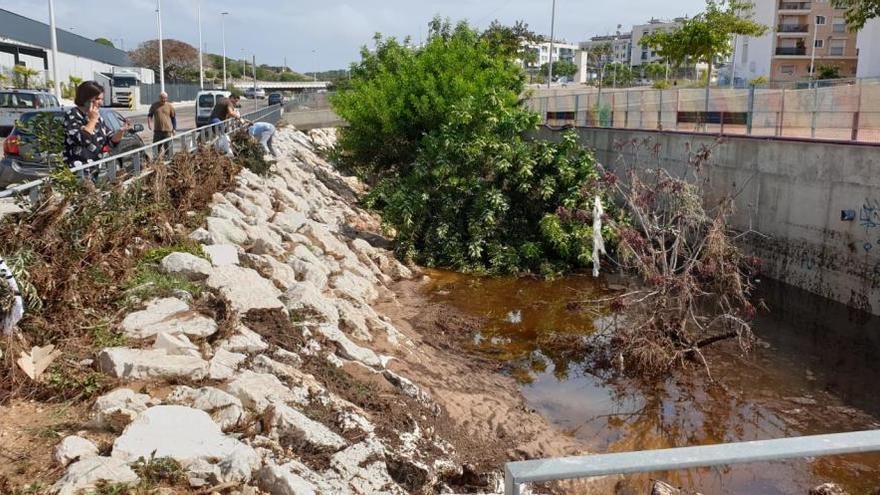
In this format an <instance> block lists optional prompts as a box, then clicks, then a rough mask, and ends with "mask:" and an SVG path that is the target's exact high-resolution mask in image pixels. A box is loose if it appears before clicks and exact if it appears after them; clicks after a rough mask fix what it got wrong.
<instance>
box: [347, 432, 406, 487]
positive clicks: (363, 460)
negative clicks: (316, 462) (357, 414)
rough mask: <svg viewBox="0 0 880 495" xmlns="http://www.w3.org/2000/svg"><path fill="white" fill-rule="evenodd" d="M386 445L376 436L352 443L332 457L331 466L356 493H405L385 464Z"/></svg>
mask: <svg viewBox="0 0 880 495" xmlns="http://www.w3.org/2000/svg"><path fill="white" fill-rule="evenodd" d="M384 457H385V447H384V446H382V444H381V443H379V441H378V440H377V439H376V438H375V437H369V438H368V439H367V440H365V441H363V442H361V443H358V444H355V445H352V446H351V447H349V448H347V449H345V450H343V451H341V452H338V453H336V454H335V455H334V456H333V457H332V458H331V459H330V467H331V468H333V470H334V471H336V472H337V473H339V474H340V476H342V478H343V479H345V480H346V481H348V483H349V486H351V488H352V490H353V491H354V492H355V493H358V494H361V495H370V494H373V493H378V492H386V493H387V490H388V489H389V488H390V489H391V490H392V491H391V493H404V492H403V490H401V489H400V487H398V486H397V484H396V483H394V480H393V479H392V478H391V475H389V474H388V468H387V467H386V466H385V460H384Z"/></svg>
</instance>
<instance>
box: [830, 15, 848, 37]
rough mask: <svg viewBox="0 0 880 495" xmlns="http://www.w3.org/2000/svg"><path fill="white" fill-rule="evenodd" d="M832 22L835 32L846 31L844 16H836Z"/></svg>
mask: <svg viewBox="0 0 880 495" xmlns="http://www.w3.org/2000/svg"><path fill="white" fill-rule="evenodd" d="M832 22H833V23H834V32H835V33H845V32H846V21H845V20H843V17H835V18H834V20H833V21H832Z"/></svg>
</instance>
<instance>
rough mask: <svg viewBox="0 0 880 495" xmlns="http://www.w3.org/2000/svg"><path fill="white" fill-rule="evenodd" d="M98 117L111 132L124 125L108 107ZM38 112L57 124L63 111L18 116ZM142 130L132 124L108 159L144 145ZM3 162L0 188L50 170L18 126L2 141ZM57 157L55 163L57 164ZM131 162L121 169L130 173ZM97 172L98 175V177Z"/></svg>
mask: <svg viewBox="0 0 880 495" xmlns="http://www.w3.org/2000/svg"><path fill="white" fill-rule="evenodd" d="M100 112H101V117H103V119H104V122H106V123H107V126H108V127H110V129H111V130H112V131H113V132H114V133H115V132H116V131H118V130H119V129H121V128H122V126H123V125H124V124H125V122H126V119H125V117H123V116H122V115H120V114H119V112H117V111H115V110H111V109H109V108H102V109H101V110H100ZM41 113H49V114H52V116H53V117H54V118H55V119H57V120H58V121H59V122H60V121H61V120H63V119H64V110H62V109H61V108H54V109H51V110H47V111H41V112H28V113H25V114H24V115H22V116H21V119H19V120H20V121H21V122H28V121H29V120H31V119H32V118H34V117H35V116H37V115H39V114H41ZM143 130H144V126H143V125H141V124H134V125H133V126H132V128H131V129H129V131H128V132H126V133H125V135H124V136H123V137H122V141H120V142H119V144H117V145H116V146H111V147H110V150H109V153H110V156H114V155H119V154H122V153H125V152H126V151H131V150H134V149H137V148H141V147H143V146H144V141H143V140H142V139H141V138H140V136H138V134H137V133H139V132H141V131H143ZM3 153H4V155H5V156H4V157H3V160H2V161H0V189H3V188H6V187H8V186H9V185H11V184H19V183H22V182H30V181H32V180H36V179H39V178H41V177H45V176H46V175H48V173H49V172H50V170H51V166H50V165H47V164H46V159H45V154H43V153H40V152H39V151H38V150H37V149H36V145H35V144H34V136H33V135H32V134H28V133H26V132H24V131H23V130H22V129H21V128H20V127H19V126H17V125H16V126H15V127H13V129H12V132H10V133H9V136H7V137H6V139H5V140H4V141H3ZM60 160H61V157H60V156H59V157H58V159H57V160H56V162H57V161H60ZM133 161H134V159H133V157H131V158H127V159H126V158H123V159H122V162H123V163H122V166H123V168H125V169H127V170H130V167H131V166H132V163H133ZM100 176H101V173H99V177H100Z"/></svg>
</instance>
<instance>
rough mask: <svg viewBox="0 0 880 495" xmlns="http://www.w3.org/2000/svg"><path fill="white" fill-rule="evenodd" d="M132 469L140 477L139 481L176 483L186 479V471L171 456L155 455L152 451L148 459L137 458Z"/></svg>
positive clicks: (155, 483)
mask: <svg viewBox="0 0 880 495" xmlns="http://www.w3.org/2000/svg"><path fill="white" fill-rule="evenodd" d="M131 468H132V470H134V472H135V473H137V475H138V476H139V477H140V478H141V483H150V484H154V485H157V484H160V483H165V484H168V485H176V484H178V483H182V482H183V481H185V480H186V473H185V472H184V470H183V467H182V466H181V465H180V463H179V462H177V461H176V460H174V458H173V457H156V453H155V452H154V453H153V454H152V455H151V456H150V458H149V459H145V458H143V457H140V458H138V460H137V461H135V462H134V464H132V467H131Z"/></svg>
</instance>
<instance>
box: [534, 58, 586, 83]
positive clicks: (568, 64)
mask: <svg viewBox="0 0 880 495" xmlns="http://www.w3.org/2000/svg"><path fill="white" fill-rule="evenodd" d="M548 65H549V64H544V65H542V66H541V73H542V74H544V73H547V66H548ZM577 72H578V68H577V65H575V64H574V62H572V61H571V60H557V61H554V62H553V77H554V78H556V79H558V78H560V77H572V76H574V75H575V74H577Z"/></svg>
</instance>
